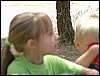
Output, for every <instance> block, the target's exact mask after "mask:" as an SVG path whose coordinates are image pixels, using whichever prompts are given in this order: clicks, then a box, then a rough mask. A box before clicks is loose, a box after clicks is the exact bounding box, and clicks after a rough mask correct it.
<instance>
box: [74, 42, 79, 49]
mask: <svg viewBox="0 0 100 76" xmlns="http://www.w3.org/2000/svg"><path fill="white" fill-rule="evenodd" d="M74 45H75V47H76V48H79V42H78V41H76V40H74Z"/></svg>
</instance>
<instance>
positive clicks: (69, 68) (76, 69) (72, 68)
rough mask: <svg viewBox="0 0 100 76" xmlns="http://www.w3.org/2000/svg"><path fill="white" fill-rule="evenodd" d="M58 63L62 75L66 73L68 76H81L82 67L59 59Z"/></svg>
mask: <svg viewBox="0 0 100 76" xmlns="http://www.w3.org/2000/svg"><path fill="white" fill-rule="evenodd" d="M58 63H59V64H61V67H62V70H63V71H64V73H68V74H69V75H70V74H71V75H82V69H83V66H81V65H78V64H76V63H74V62H71V61H68V60H66V59H63V58H60V57H58Z"/></svg>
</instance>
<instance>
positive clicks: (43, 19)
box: [1, 12, 98, 75]
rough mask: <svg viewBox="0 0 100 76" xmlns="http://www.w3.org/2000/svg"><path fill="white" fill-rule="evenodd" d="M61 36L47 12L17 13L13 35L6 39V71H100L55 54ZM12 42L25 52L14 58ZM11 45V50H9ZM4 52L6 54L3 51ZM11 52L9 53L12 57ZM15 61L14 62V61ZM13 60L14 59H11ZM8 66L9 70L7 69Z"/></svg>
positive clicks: (14, 73) (85, 73)
mask: <svg viewBox="0 0 100 76" xmlns="http://www.w3.org/2000/svg"><path fill="white" fill-rule="evenodd" d="M58 39H59V36H58V35H57V34H55V33H54V32H53V26H52V22H51V19H50V18H49V17H48V15H46V14H44V13H40V12H38V13H31V12H27V13H22V14H19V15H16V16H15V17H14V19H13V20H12V22H11V24H10V29H9V37H8V40H7V41H6V42H5V43H6V45H5V47H4V48H5V49H3V51H4V52H7V54H6V53H5V54H6V57H5V58H6V61H7V60H8V58H9V61H7V63H6V64H3V63H4V62H2V65H3V66H5V67H3V66H2V67H1V68H4V69H3V70H2V74H7V75H16V74H17V75H22V74H25V75H57V74H63V73H71V74H76V75H79V74H83V75H92V74H98V72H97V71H96V70H91V69H87V68H84V67H82V66H80V65H77V64H75V63H73V62H70V61H68V60H65V59H62V58H60V57H58V56H56V55H55V51H56V49H57V48H58ZM11 43H12V44H13V45H14V47H15V49H16V50H17V51H18V52H22V54H21V55H19V56H18V57H16V58H15V59H14V60H13V58H12V56H13V55H12V54H11V52H10V45H11ZM6 48H7V49H6ZM3 55H4V53H3ZM8 55H9V56H8ZM12 60H13V61H12ZM11 61H12V62H11ZM5 69H7V73H6V72H5Z"/></svg>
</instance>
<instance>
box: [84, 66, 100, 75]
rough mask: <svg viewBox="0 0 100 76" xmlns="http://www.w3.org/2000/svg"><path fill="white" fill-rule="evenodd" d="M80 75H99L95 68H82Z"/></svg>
mask: <svg viewBox="0 0 100 76" xmlns="http://www.w3.org/2000/svg"><path fill="white" fill-rule="evenodd" d="M82 75H99V72H98V71H97V70H95V69H89V68H83V69H82Z"/></svg>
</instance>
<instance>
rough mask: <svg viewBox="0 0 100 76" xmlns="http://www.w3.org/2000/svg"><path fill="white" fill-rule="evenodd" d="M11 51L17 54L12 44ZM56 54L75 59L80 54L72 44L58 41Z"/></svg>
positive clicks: (2, 41) (2, 42)
mask: <svg viewBox="0 0 100 76" xmlns="http://www.w3.org/2000/svg"><path fill="white" fill-rule="evenodd" d="M4 40H5V39H1V49H2V47H3V45H4ZM11 51H12V52H13V54H14V55H17V54H16V51H15V49H14V48H13V46H11ZM57 55H58V56H60V57H62V58H64V59H67V60H70V61H75V59H77V58H78V57H79V56H80V55H81V54H80V53H79V52H78V51H77V50H76V48H75V46H74V45H70V44H68V43H66V44H65V43H63V44H61V43H60V44H59V48H58V49H57Z"/></svg>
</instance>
